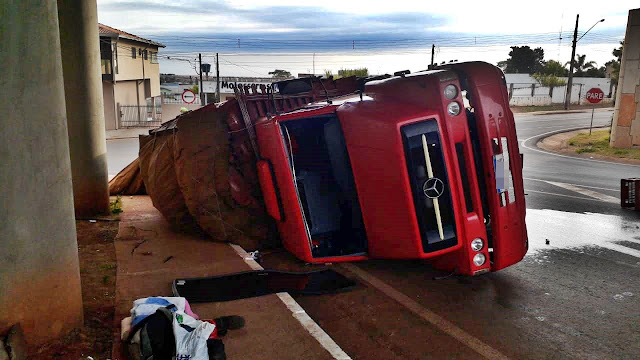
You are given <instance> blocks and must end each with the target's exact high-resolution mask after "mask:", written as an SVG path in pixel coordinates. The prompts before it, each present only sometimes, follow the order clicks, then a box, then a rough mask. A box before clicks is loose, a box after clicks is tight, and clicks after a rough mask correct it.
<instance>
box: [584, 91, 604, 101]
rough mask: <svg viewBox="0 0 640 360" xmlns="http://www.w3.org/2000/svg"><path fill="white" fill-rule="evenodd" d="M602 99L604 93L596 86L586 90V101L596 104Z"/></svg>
mask: <svg viewBox="0 0 640 360" xmlns="http://www.w3.org/2000/svg"><path fill="white" fill-rule="evenodd" d="M602 99H604V93H603V92H602V90H600V89H598V88H592V89H589V91H587V101H589V102H590V103H592V104H597V103H599V102H600V101H602Z"/></svg>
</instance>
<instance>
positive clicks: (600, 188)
mask: <svg viewBox="0 0 640 360" xmlns="http://www.w3.org/2000/svg"><path fill="white" fill-rule="evenodd" d="M523 179H524V180H532V181H540V182H548V181H549V180H542V179H536V178H528V177H523ZM566 184H569V185H573V186H579V187H583V188H589V189H597V190H607V191H620V189H609V188H603V187H597V186H587V185H579V184H571V183H566Z"/></svg>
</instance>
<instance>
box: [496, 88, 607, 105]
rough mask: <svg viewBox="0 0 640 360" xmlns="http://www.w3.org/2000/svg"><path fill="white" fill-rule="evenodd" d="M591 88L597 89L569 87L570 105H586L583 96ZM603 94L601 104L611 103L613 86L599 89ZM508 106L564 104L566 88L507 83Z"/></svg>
mask: <svg viewBox="0 0 640 360" xmlns="http://www.w3.org/2000/svg"><path fill="white" fill-rule="evenodd" d="M591 87H598V86H593V85H588V84H582V83H573V85H572V87H571V101H570V103H571V104H585V103H587V101H586V99H585V96H586V93H587V91H588V90H589V89H590V88H591ZM599 88H600V89H601V90H602V91H603V92H604V94H605V98H604V100H603V101H602V102H603V103H612V102H613V94H615V86H610V85H609V84H606V86H600V87H599ZM507 90H508V92H509V105H510V106H543V105H552V104H564V102H565V99H566V98H567V86H566V85H563V86H554V87H548V86H541V85H540V84H535V83H515V82H514V83H507Z"/></svg>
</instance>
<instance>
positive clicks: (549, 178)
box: [108, 110, 640, 359]
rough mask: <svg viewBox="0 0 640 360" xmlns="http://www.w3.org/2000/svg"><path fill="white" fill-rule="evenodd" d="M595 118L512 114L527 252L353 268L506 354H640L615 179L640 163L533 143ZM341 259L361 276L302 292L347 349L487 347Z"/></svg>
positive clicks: (374, 352) (635, 291)
mask: <svg viewBox="0 0 640 360" xmlns="http://www.w3.org/2000/svg"><path fill="white" fill-rule="evenodd" d="M612 114H613V112H612V111H608V110H605V111H602V110H599V111H597V112H596V113H595V117H594V125H596V126H606V125H608V124H609V123H610V121H611V116H612ZM590 118H591V112H583V113H561V114H546V115H532V114H516V127H517V133H518V139H519V142H520V144H519V145H520V149H521V151H522V152H523V154H524V170H523V171H524V178H525V179H524V185H525V192H526V193H527V195H526V203H527V229H528V233H529V244H530V249H529V252H528V254H527V255H526V257H525V258H524V260H523V261H522V262H520V263H518V264H516V265H514V266H512V267H510V268H507V269H505V270H502V271H499V272H497V273H491V274H485V275H482V276H478V277H473V278H466V277H457V276H450V277H446V278H444V279H438V280H436V277H438V276H442V275H444V274H442V273H440V272H438V271H435V270H433V269H432V268H431V267H430V266H429V265H428V264H425V263H423V262H419V261H384V260H377V261H367V262H361V263H357V267H358V269H361V270H364V271H366V272H367V273H368V274H370V275H371V276H373V277H375V278H377V279H379V280H380V281H382V282H384V283H386V284H388V285H390V286H391V287H392V288H393V289H394V290H396V291H398V292H400V293H401V294H403V295H405V296H406V297H408V298H409V299H410V301H413V302H415V303H417V304H418V305H419V306H421V307H422V309H425V311H427V312H429V313H433V314H436V315H437V316H440V317H442V318H444V319H446V321H447V322H448V323H450V324H451V326H453V327H454V328H456V329H458V330H461V331H462V332H463V333H464V334H467V335H469V336H470V337H471V338H474V339H476V340H478V341H479V342H480V343H482V344H483V345H485V346H486V347H488V348H490V349H494V350H496V351H497V352H499V353H501V354H502V355H504V356H505V357H507V358H511V359H639V358H640V212H634V211H629V210H623V209H621V208H620V204H619V198H620V193H619V189H620V179H621V178H626V177H640V166H631V165H624V164H615V163H607V162H600V161H593V160H589V159H580V158H572V157H563V156H558V155H555V154H550V153H547V152H545V151H542V150H540V149H538V148H536V146H535V144H536V142H537V141H538V140H539V139H540V138H542V137H544V136H546V135H548V133H550V132H554V131H562V130H564V129H575V128H577V127H585V126H589V122H590ZM134 143H135V144H136V148H135V151H136V152H137V140H136V139H133V141H120V142H109V143H108V148H109V156H110V160H109V161H110V169H109V170H110V171H109V172H110V173H112V172H117V170H119V169H116V167H112V165H111V164H115V163H117V161H118V160H113V161H112V160H111V157H113V156H116V157H121V156H122V153H121V151H124V152H127V153H128V152H130V150H123V149H124V148H125V147H126V148H127V149H128V148H129V146H130V145H131V144H134ZM114 154H117V155H114ZM133 158H135V156H133ZM124 165H126V164H124ZM123 167H124V166H123ZM616 199H617V200H616ZM547 240H548V244H547ZM279 256H280V258H278V259H277V261H275V260H273V261H272V263H274V264H276V263H277V264H278V266H282V264H283V263H286V262H289V263H290V264H292V265H291V266H294V265H295V262H296V261H297V260H295V259H294V258H293V257H291V256H289V255H282V254H280V255H279ZM268 265H269V256H268V255H267V256H266V257H265V264H263V266H265V267H269V266H268ZM334 268H335V269H336V270H338V271H340V272H343V273H345V274H347V275H349V276H351V277H353V278H355V279H356V280H359V286H358V287H357V288H356V289H354V290H353V291H350V292H345V293H339V294H333V295H325V296H320V297H304V298H298V299H297V300H298V301H299V302H300V304H301V305H302V306H303V308H304V309H305V311H307V313H309V315H310V316H311V317H312V318H313V319H314V320H316V322H318V323H319V324H320V326H321V327H322V328H323V329H324V330H325V331H326V332H327V333H328V334H329V336H331V337H332V338H334V340H335V341H336V342H337V344H338V345H339V346H341V347H342V348H343V350H345V352H346V353H347V354H349V355H350V356H351V357H352V358H354V359H370V358H385V359H386V358H389V359H392V358H393V359H407V358H415V359H424V358H432V359H449V358H459V359H467V358H469V359H479V358H483V356H481V355H480V354H479V353H478V352H477V350H473V349H472V347H471V346H469V344H468V343H466V342H465V341H463V340H461V339H460V337H457V338H456V337H455V336H451V335H450V334H451V332H450V331H447V329H446V328H445V329H443V328H442V326H443V325H442V324H441V323H434V322H429V321H428V320H425V319H424V318H420V317H419V316H418V315H417V313H416V312H415V311H411V309H408V308H407V307H406V304H405V305H403V304H401V303H400V302H398V301H397V300H394V299H393V298H391V297H390V296H389V295H388V294H387V293H385V292H383V291H380V290H379V289H376V288H374V287H373V286H372V285H370V284H368V283H366V282H365V281H364V280H363V279H360V278H358V276H356V275H355V274H354V273H351V272H349V270H348V269H347V268H344V267H340V266H339V265H337V266H336V265H334ZM414 310H415V308H414ZM456 331H457V330H456Z"/></svg>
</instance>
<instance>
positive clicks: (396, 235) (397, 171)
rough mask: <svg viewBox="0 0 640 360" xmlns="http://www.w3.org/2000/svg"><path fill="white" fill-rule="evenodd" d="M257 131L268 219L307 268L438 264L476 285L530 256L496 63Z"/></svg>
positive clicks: (395, 84) (298, 114) (389, 84)
mask: <svg viewBox="0 0 640 360" xmlns="http://www.w3.org/2000/svg"><path fill="white" fill-rule="evenodd" d="M255 128H256V134H257V142H258V147H259V152H260V157H261V160H260V161H259V162H258V171H259V178H260V184H261V188H262V192H263V195H264V198H265V203H266V206H267V210H268V212H269V214H270V215H271V216H272V217H273V218H274V219H275V220H276V222H277V224H278V229H279V232H280V234H281V237H282V240H283V244H284V246H285V247H286V248H287V249H288V250H289V251H290V252H291V253H293V254H294V255H295V256H297V257H298V258H300V259H301V260H303V261H306V262H340V261H355V260H365V259H370V258H387V259H429V260H430V261H431V262H432V264H433V265H434V266H435V267H437V268H439V269H443V270H447V271H456V272H457V273H460V274H466V275H476V274H481V273H484V272H489V271H496V270H499V269H502V268H505V267H507V266H509V265H512V264H515V263H517V262H518V261H520V260H521V259H522V258H523V257H524V255H525V253H526V251H527V248H528V243H527V232H526V226H525V200H524V191H523V184H522V158H521V156H520V154H519V149H518V142H517V138H516V129H515V123H514V120H513V114H512V113H511V111H510V110H509V105H508V94H507V90H506V87H505V82H504V75H503V74H502V71H501V70H500V69H498V68H496V67H495V66H493V65H490V64H487V63H481V62H472V63H459V64H450V65H447V66H446V67H441V68H438V69H436V70H429V71H424V72H418V73H415V74H401V75H399V76H393V77H389V78H386V79H383V80H376V81H370V82H367V83H366V84H365V86H364V90H363V92H362V93H360V94H353V95H348V96H343V97H341V98H334V99H331V100H327V101H324V102H317V103H312V104H308V105H307V106H306V107H304V108H302V109H300V110H297V111H293V112H288V113H284V114H280V115H277V116H274V117H270V118H263V119H262V120H261V121H259V122H258V123H257V124H256V127H255Z"/></svg>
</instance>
